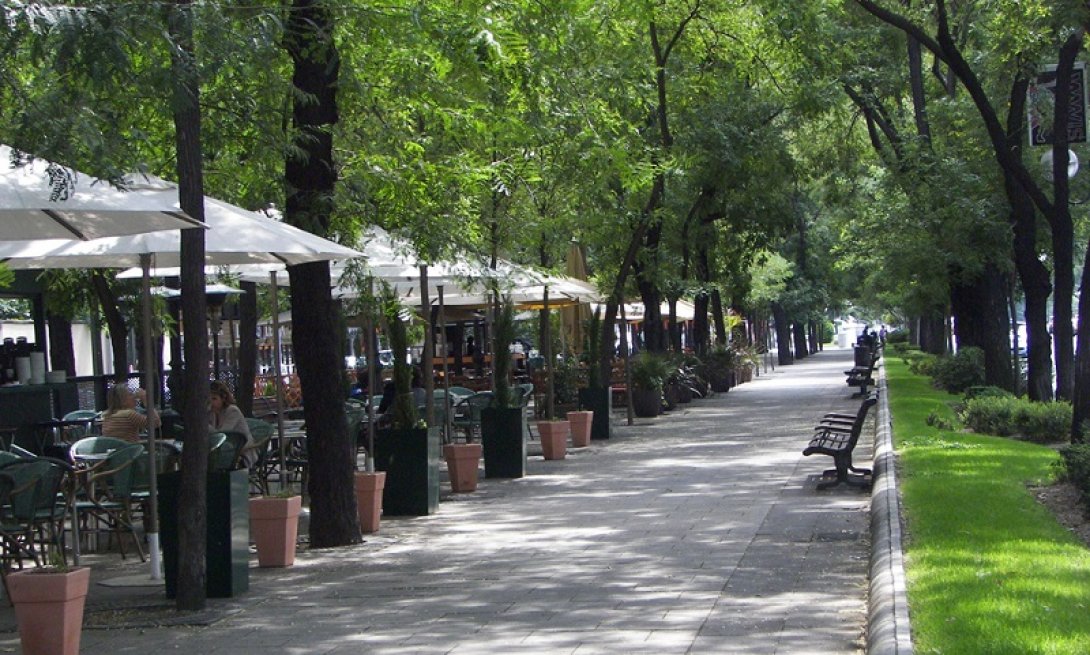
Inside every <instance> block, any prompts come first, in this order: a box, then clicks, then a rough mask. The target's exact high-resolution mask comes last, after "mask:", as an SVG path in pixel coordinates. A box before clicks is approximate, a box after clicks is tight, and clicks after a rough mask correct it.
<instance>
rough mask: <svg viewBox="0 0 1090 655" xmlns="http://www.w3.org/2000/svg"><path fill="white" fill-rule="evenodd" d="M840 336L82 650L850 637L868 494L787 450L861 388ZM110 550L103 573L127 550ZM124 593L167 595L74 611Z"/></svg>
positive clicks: (405, 648) (709, 647)
mask: <svg viewBox="0 0 1090 655" xmlns="http://www.w3.org/2000/svg"><path fill="white" fill-rule="evenodd" d="M851 355H852V353H851V351H850V350H838V349H834V350H828V351H825V352H823V353H819V354H818V355H816V356H814V357H811V358H808V359H806V360H804V361H802V362H801V363H799V364H796V365H792V366H788V367H778V368H777V369H776V370H775V371H773V372H766V373H764V374H762V375H760V376H758V377H756V378H755V379H754V381H753V382H751V383H747V384H744V385H741V386H739V387H736V388H735V389H733V390H731V391H730V393H727V394H719V395H717V396H716V397H714V398H710V399H703V400H698V401H695V402H694V403H691V404H688V405H682V406H679V407H680V408H679V410H677V411H675V412H671V413H670V414H667V415H665V416H661V417H658V418H655V419H637V421H636V425H634V426H631V427H629V426H626V425H624V416H623V413H617V414H615V415H614V419H615V420H614V426H615V429H614V434H615V438H614V439H611V440H609V441H608V442H593V443H592V445H591V447H589V448H583V449H576V450H574V451H571V450H569V456H568V458H567V459H566V460H564V461H556V462H546V461H543V460H542V459H541V458H540V456H534V457H531V459H530V464H529V473H530V475H529V476H528V477H526V478H524V479H521V480H509V481H508V480H482V482H481V486H480V489H479V490H478V491H477V492H476V493H473V494H468V495H458V496H453V495H446V496H444V498H443V502H442V503H441V505H440V508H439V512H438V513H437V514H435V515H433V516H430V517H421V518H412V519H409V518H394V519H388V520H384V521H383V524H382V529H381V532H380V533H379V534H377V535H372V536H371V537H369V538H368V539H367V541H366V542H365V543H363V544H360V545H358V546H355V547H350V548H341V549H335V550H329V551H307V550H303V551H301V552H300V554H299V557H298V559H297V564H296V566H294V567H292V568H291V569H276V570H272V569H257V568H253V569H251V580H250V591H249V592H247V593H246V594H244V595H242V596H240V597H239V598H235V599H229V600H210V601H209V611H210V612H211V614H212V616H213V620H211V621H207V620H206V621H203V622H197V623H204V624H205V625H184V626H178V625H175V626H166V627H143V628H139V629H136V628H132V629H115V630H98V629H88V630H84V634H83V647H82V652H85V653H116V654H121V653H137V652H139V653H157V652H161V651H170V652H180V653H201V654H202V655H204V654H217V653H243V654H250V653H253V654H257V653H261V654H262V655H265V654H268V653H273V652H275V653H308V654H310V653H328V654H341V653H360V652H368V653H391V654H395V653H414V654H415V653H444V654H453V655H464V654H473V653H488V654H490V655H491V654H495V653H572V654H578V655H585V654H593V653H656V654H664V653H666V654H669V653H679V654H680V653H761V654H763V655H767V654H769V653H790V654H792V655H798V654H801V653H821V654H841V653H860V652H862V647H863V646H862V644H863V630H864V625H865V623H866V602H865V597H866V584H867V562H868V557H869V544H868V538H869V537H868V521H869V516H868V511H869V503H870V495H869V494H868V493H866V492H862V491H858V490H855V489H832V490H828V491H817V490H816V489H815V484H816V481H817V479H818V478H819V477H820V475H821V471H822V470H824V469H825V468H829V467H830V466H831V461H830V459H829V458H828V457H811V458H806V457H802V455H801V450H802V448H803V447H804V446H805V444H806V442H807V440H808V439H809V435H810V433H811V428H812V426H813V425H814V423H815V422H816V421H817V419H818V418H819V417H820V416H821V415H822V414H823V413H825V412H829V411H842V412H843V411H847V412H854V410H855V409H856V408H857V407H858V403H859V401H858V400H854V399H851V398H850V393H851V389H849V388H848V387H847V386H845V384H844V376H843V373H842V371H843V370H844V369H845V368H848V367H849V366H850V362H851ZM869 448H870V444H869V443H867V444H866V445H863V444H861V448H860V451H862V452H860V453H859V457H857V460H859V461H866V460H867V457H868V454H869V450H867V449H869ZM531 452H534V451H533V450H532V451H531ZM538 452H539V450H538ZM104 557H105V556H104ZM108 557H109V559H96V560H95V562H96V563H95V565H94V575H95V578H96V579H103V578H105V577H111V576H116V575H122V574H125V575H131V574H132V573H133V572H134V571H136V570H139V568H138V567H139V566H140V564H139V563H138V562H135V563H128V564H125V565H122V564H120V562H119V561H118V560H119V558H118V557H117V556H116V555H112V556H108ZM125 604H128V606H130V607H133V608H137V607H143V608H148V607H165V606H168V605H169V604H168V603H167V601H165V599H164V598H163V597H162V591H161V590H157V589H148V588H107V587H104V586H102V585H98V584H94V585H93V588H92V591H91V596H90V598H89V605H88V612H92V611H98V610H101V609H104V608H107V607H111V606H117V605H125ZM13 629H14V618H13V613H12V611H11V609H10V608H6V607H5V608H0V652H19V646H18V638H17V636H16V635H15V633H14V632H13Z"/></svg>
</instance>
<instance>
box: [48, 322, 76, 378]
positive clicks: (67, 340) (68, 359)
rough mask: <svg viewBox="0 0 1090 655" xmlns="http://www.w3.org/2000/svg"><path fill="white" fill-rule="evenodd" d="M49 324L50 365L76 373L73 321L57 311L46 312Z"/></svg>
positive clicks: (53, 367)
mask: <svg viewBox="0 0 1090 655" xmlns="http://www.w3.org/2000/svg"><path fill="white" fill-rule="evenodd" d="M45 319H46V322H47V323H48V324H49V367H50V368H51V369H53V370H54V371H65V372H67V373H68V375H75V374H76V350H75V348H74V347H73V346H72V322H71V321H69V320H68V319H67V318H65V317H64V316H62V315H60V314H58V313H56V312H46V315H45Z"/></svg>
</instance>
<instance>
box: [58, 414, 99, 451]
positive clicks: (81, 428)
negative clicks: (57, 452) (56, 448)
mask: <svg viewBox="0 0 1090 655" xmlns="http://www.w3.org/2000/svg"><path fill="white" fill-rule="evenodd" d="M97 419H98V412H96V411H95V410H93V409H77V410H76V411H74V412H68V413H67V414H65V415H64V416H63V417H61V420H62V421H85V422H84V423H82V424H78V425H69V426H66V427H65V428H64V440H65V441H66V442H68V443H75V442H77V441H79V440H80V439H83V438H84V437H90V436H92V435H93V434H94V433H95V421H96V420H97Z"/></svg>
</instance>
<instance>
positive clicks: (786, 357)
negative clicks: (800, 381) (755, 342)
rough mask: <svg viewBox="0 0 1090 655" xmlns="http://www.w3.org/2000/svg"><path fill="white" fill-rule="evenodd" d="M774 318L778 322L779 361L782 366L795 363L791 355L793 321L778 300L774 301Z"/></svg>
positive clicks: (777, 343) (777, 344)
mask: <svg viewBox="0 0 1090 655" xmlns="http://www.w3.org/2000/svg"><path fill="white" fill-rule="evenodd" d="M772 320H774V321H775V322H776V351H777V357H776V359H777V363H779V364H780V366H787V365H788V364H793V363H794V362H795V359H794V358H793V357H792V356H791V322H790V321H789V320H788V318H787V312H786V311H784V309H783V306H782V305H780V303H778V302H774V303H772Z"/></svg>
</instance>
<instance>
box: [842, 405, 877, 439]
mask: <svg viewBox="0 0 1090 655" xmlns="http://www.w3.org/2000/svg"><path fill="white" fill-rule="evenodd" d="M877 403H878V394H877V393H872V394H870V395H868V396H867V398H866V400H864V401H863V402H862V403H860V405H859V411H858V412H856V414H855V420H854V421H852V433H851V436H850V437H849V438H848V444H849V446H850V448H855V444H856V443H857V442H858V441H859V435H860V434H862V433H863V424H864V423H866V422H867V413H868V412H870V408H871V407H874V406H875V405H876V404H877Z"/></svg>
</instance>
